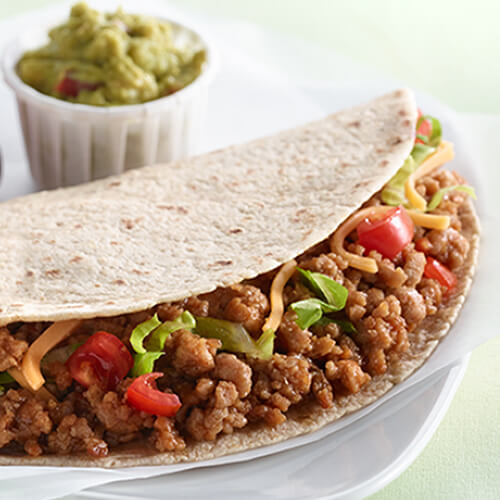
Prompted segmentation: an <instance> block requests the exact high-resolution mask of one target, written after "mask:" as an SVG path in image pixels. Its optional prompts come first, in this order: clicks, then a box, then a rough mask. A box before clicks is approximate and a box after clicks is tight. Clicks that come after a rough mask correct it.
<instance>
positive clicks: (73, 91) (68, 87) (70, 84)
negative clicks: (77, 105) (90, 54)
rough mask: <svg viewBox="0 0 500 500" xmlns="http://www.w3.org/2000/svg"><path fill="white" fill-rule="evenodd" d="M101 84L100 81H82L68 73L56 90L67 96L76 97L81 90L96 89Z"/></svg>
mask: <svg viewBox="0 0 500 500" xmlns="http://www.w3.org/2000/svg"><path fill="white" fill-rule="evenodd" d="M99 86H100V83H90V82H82V81H81V80H77V79H76V78H71V77H70V76H67V75H66V76H65V77H64V78H62V79H61V80H60V81H59V83H58V84H57V85H56V87H55V90H56V91H57V92H60V93H61V94H63V95H65V96H66V97H76V96H77V95H78V94H79V93H80V91H81V90H95V89H97V88H98V87H99Z"/></svg>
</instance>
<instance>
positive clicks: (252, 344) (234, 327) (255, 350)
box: [194, 316, 274, 359]
mask: <svg viewBox="0 0 500 500" xmlns="http://www.w3.org/2000/svg"><path fill="white" fill-rule="evenodd" d="M195 319H196V327H195V329H194V332H195V333H197V334H198V335H199V336H200V337H205V338H210V339H218V340H220V341H221V343H222V347H221V349H222V350H223V351H228V352H234V353H240V354H247V355H248V356H251V357H254V358H260V359H269V358H270V357H271V356H272V353H273V347H274V332H272V330H270V329H269V330H266V331H265V332H263V333H262V335H261V336H260V337H259V339H257V340H254V339H253V338H252V337H251V336H250V334H249V333H248V332H247V331H246V329H245V327H244V326H243V325H241V324H240V323H233V322H232V321H226V320H223V319H216V318H204V317H200V316H197V317H196V318H195Z"/></svg>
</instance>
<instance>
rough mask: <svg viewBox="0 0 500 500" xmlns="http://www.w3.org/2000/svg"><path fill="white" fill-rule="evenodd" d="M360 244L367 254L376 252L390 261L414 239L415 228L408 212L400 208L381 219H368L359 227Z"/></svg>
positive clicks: (394, 209) (392, 210) (390, 211)
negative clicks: (372, 251) (371, 251)
mask: <svg viewBox="0 0 500 500" xmlns="http://www.w3.org/2000/svg"><path fill="white" fill-rule="evenodd" d="M356 230H357V233H358V238H359V243H360V244H361V245H363V246H364V247H365V249H366V251H367V252H369V251H370V250H376V251H377V252H379V253H381V254H382V255H383V256H384V257H387V258H388V259H394V257H396V255H397V254H398V253H399V252H401V250H403V248H404V247H405V246H406V245H408V243H410V241H411V240H412V239H413V233H414V232H415V226H414V225H413V221H412V220H411V218H410V216H409V215H408V213H407V212H406V210H405V209H404V208H403V207H401V206H399V207H395V208H393V209H391V210H388V211H387V212H386V213H384V214H383V215H382V216H381V217H380V218H367V219H365V220H363V221H361V222H360V223H359V224H358V227H357V229H356Z"/></svg>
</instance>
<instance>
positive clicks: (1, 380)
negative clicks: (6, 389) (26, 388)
mask: <svg viewBox="0 0 500 500" xmlns="http://www.w3.org/2000/svg"><path fill="white" fill-rule="evenodd" d="M15 381H16V380H15V379H14V378H13V377H12V376H11V375H10V374H9V373H8V372H2V373H0V384H11V383H12V382H15Z"/></svg>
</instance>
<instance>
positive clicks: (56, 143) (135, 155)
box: [2, 19, 215, 189]
mask: <svg viewBox="0 0 500 500" xmlns="http://www.w3.org/2000/svg"><path fill="white" fill-rule="evenodd" d="M168 21H169V22H170V23H171V24H172V25H173V27H174V32H175V33H176V34H177V36H179V37H182V38H184V39H186V37H187V38H188V40H191V41H193V42H195V43H197V44H200V45H201V46H203V47H204V48H205V50H206V54H207V58H206V63H205V65H204V68H203V71H202V73H201V74H200V75H199V76H198V77H197V78H196V80H194V81H193V82H192V83H191V84H189V85H188V86H186V87H184V88H183V89H181V90H179V91H177V92H176V93H174V94H171V95H169V96H167V97H162V98H160V99H156V100H154V101H149V102H147V103H144V104H134V105H124V106H110V107H99V106H89V105H85V104H74V103H70V102H66V101H63V100H60V99H56V98H54V97H50V96H47V95H45V94H42V93H40V92H38V91H37V90H35V89H34V88H32V87H30V86H29V85H26V84H25V83H24V82H23V81H22V80H21V79H20V78H19V76H18V75H17V72H16V65H17V62H18V61H19V59H20V58H21V55H22V54H23V53H24V52H25V51H26V50H28V49H32V48H35V47H39V46H41V45H42V44H44V43H46V41H47V31H48V27H45V28H44V29H43V30H42V29H40V28H38V29H37V30H36V31H34V30H31V31H29V32H28V33H27V34H26V35H22V36H20V37H19V38H17V39H16V40H14V41H13V42H12V43H10V44H9V45H8V46H7V47H6V49H5V51H4V54H3V58H2V68H3V73H4V78H5V80H6V82H7V84H8V85H9V86H10V87H11V88H12V89H13V90H14V92H15V95H16V99H17V104H18V109H19V116H20V120H21V125H22V130H23V135H24V142H25V146H26V151H27V153H28V159H29V163H30V167H31V172H32V174H33V177H34V179H35V181H36V182H37V184H38V185H39V187H40V188H41V189H52V188H56V187H60V186H69V185H74V184H79V183H82V182H87V181H90V180H93V179H99V178H102V177H106V176H108V175H113V174H119V173H121V172H124V171H125V170H128V169H131V168H136V167H140V166H143V165H150V164H152V163H161V162H168V161H172V160H178V159H182V158H185V157H186V156H189V155H192V154H194V153H196V152H197V147H198V144H199V141H200V137H201V132H202V130H203V124H204V118H205V112H206V105H207V98H208V96H207V91H208V86H209V83H210V81H211V80H212V77H213V74H214V66H215V65H214V52H213V49H212V48H211V46H210V44H209V43H207V41H206V39H205V38H202V37H201V35H199V34H198V33H197V32H196V31H194V30H192V29H190V28H188V27H186V26H184V25H181V24H179V23H176V22H175V21H172V20H170V19H168Z"/></svg>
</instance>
